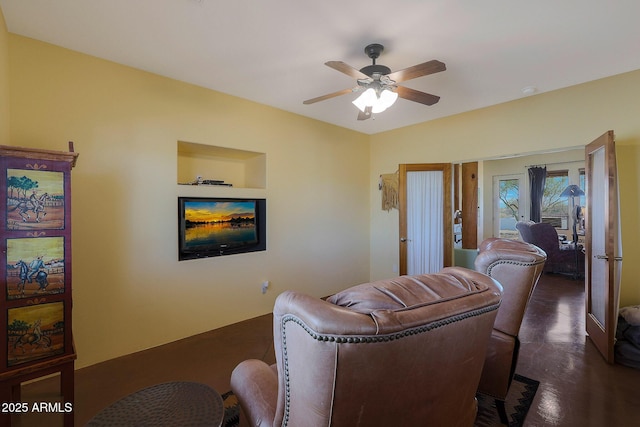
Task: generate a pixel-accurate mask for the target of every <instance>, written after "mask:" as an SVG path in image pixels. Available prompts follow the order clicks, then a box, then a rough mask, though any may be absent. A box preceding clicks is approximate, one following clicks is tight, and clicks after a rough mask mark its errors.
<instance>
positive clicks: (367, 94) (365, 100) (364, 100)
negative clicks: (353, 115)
mask: <svg viewBox="0 0 640 427" xmlns="http://www.w3.org/2000/svg"><path fill="white" fill-rule="evenodd" d="M377 98H378V97H377V96H376V91H375V90H374V89H373V88H369V89H367V90H365V91H364V92H362V95H360V96H359V97H357V98H356V99H355V100H354V101H353V102H352V104H353V105H355V106H356V107H358V108H359V109H360V111H362V112H363V113H364V110H365V109H366V108H367V107H368V106H372V105H373V104H374V103H375V102H376V99H377Z"/></svg>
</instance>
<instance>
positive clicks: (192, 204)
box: [178, 197, 267, 261]
mask: <svg viewBox="0 0 640 427" xmlns="http://www.w3.org/2000/svg"><path fill="white" fill-rule="evenodd" d="M266 213H267V212H266V200H265V199H238V198H219V197H207V198H205V197H178V260H179V261H183V260H188V259H195V258H207V257H215V256H222V255H232V254H240V253H244V252H256V251H264V250H266V249H267V239H266Z"/></svg>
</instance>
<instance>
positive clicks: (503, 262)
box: [486, 258, 547, 276]
mask: <svg viewBox="0 0 640 427" xmlns="http://www.w3.org/2000/svg"><path fill="white" fill-rule="evenodd" d="M546 260H547V259H546V258H545V259H543V260H541V261H536V262H524V261H510V260H499V261H495V262H492V263H491V264H489V267H487V273H486V274H487V276H491V270H492V269H493V267H495V266H497V265H500V264H513V265H521V266H525V267H526V266H532V265H538V264H543V263H544V262H545V261H546Z"/></svg>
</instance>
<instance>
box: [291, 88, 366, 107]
mask: <svg viewBox="0 0 640 427" xmlns="http://www.w3.org/2000/svg"><path fill="white" fill-rule="evenodd" d="M353 91H354V90H353V89H343V90H340V91H338V92H333V93H329V94H327V95H322V96H318V97H317V98H311V99H307V100H306V101H302V103H303V104H305V105H308V104H313V103H316V102H320V101H324V100H325V99H331V98H335V97H336V96H340V95H346V94H348V93H352V92H353Z"/></svg>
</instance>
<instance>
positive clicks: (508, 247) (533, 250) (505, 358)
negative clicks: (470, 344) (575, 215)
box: [475, 237, 546, 423]
mask: <svg viewBox="0 0 640 427" xmlns="http://www.w3.org/2000/svg"><path fill="white" fill-rule="evenodd" d="M545 260H546V254H545V252H544V251H543V250H542V249H540V248H538V247H537V246H534V245H531V244H528V243H524V242H519V241H515V240H509V239H500V238H494V237H492V238H489V239H486V240H484V241H483V242H482V243H481V244H480V248H479V253H478V256H477V257H476V260H475V268H476V270H477V271H479V272H481V273H484V274H487V275H488V276H491V277H492V278H494V279H496V280H497V281H498V282H500V284H501V285H502V287H503V289H504V290H503V294H502V303H501V305H500V309H499V310H498V315H497V317H496V321H495V324H494V326H493V331H492V332H491V338H490V340H489V346H488V349H487V355H486V360H485V362H484V367H483V370H482V377H481V378H480V385H479V387H478V391H480V392H481V393H483V394H486V395H489V396H491V397H493V398H495V399H496V407H497V408H498V412H499V414H500V418H501V421H502V422H503V423H507V420H506V413H505V408H504V400H505V398H506V397H507V392H508V391H509V387H510V386H511V381H512V379H513V375H514V374H515V369H516V364H517V362H518V351H519V348H520V341H519V339H518V333H519V332H520V326H521V324H522V319H523V317H524V314H525V310H526V308H527V304H528V303H529V299H530V297H531V294H532V293H533V290H534V288H535V286H536V284H537V283H538V279H539V278H540V275H541V274H542V270H543V268H544V263H545Z"/></svg>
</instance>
